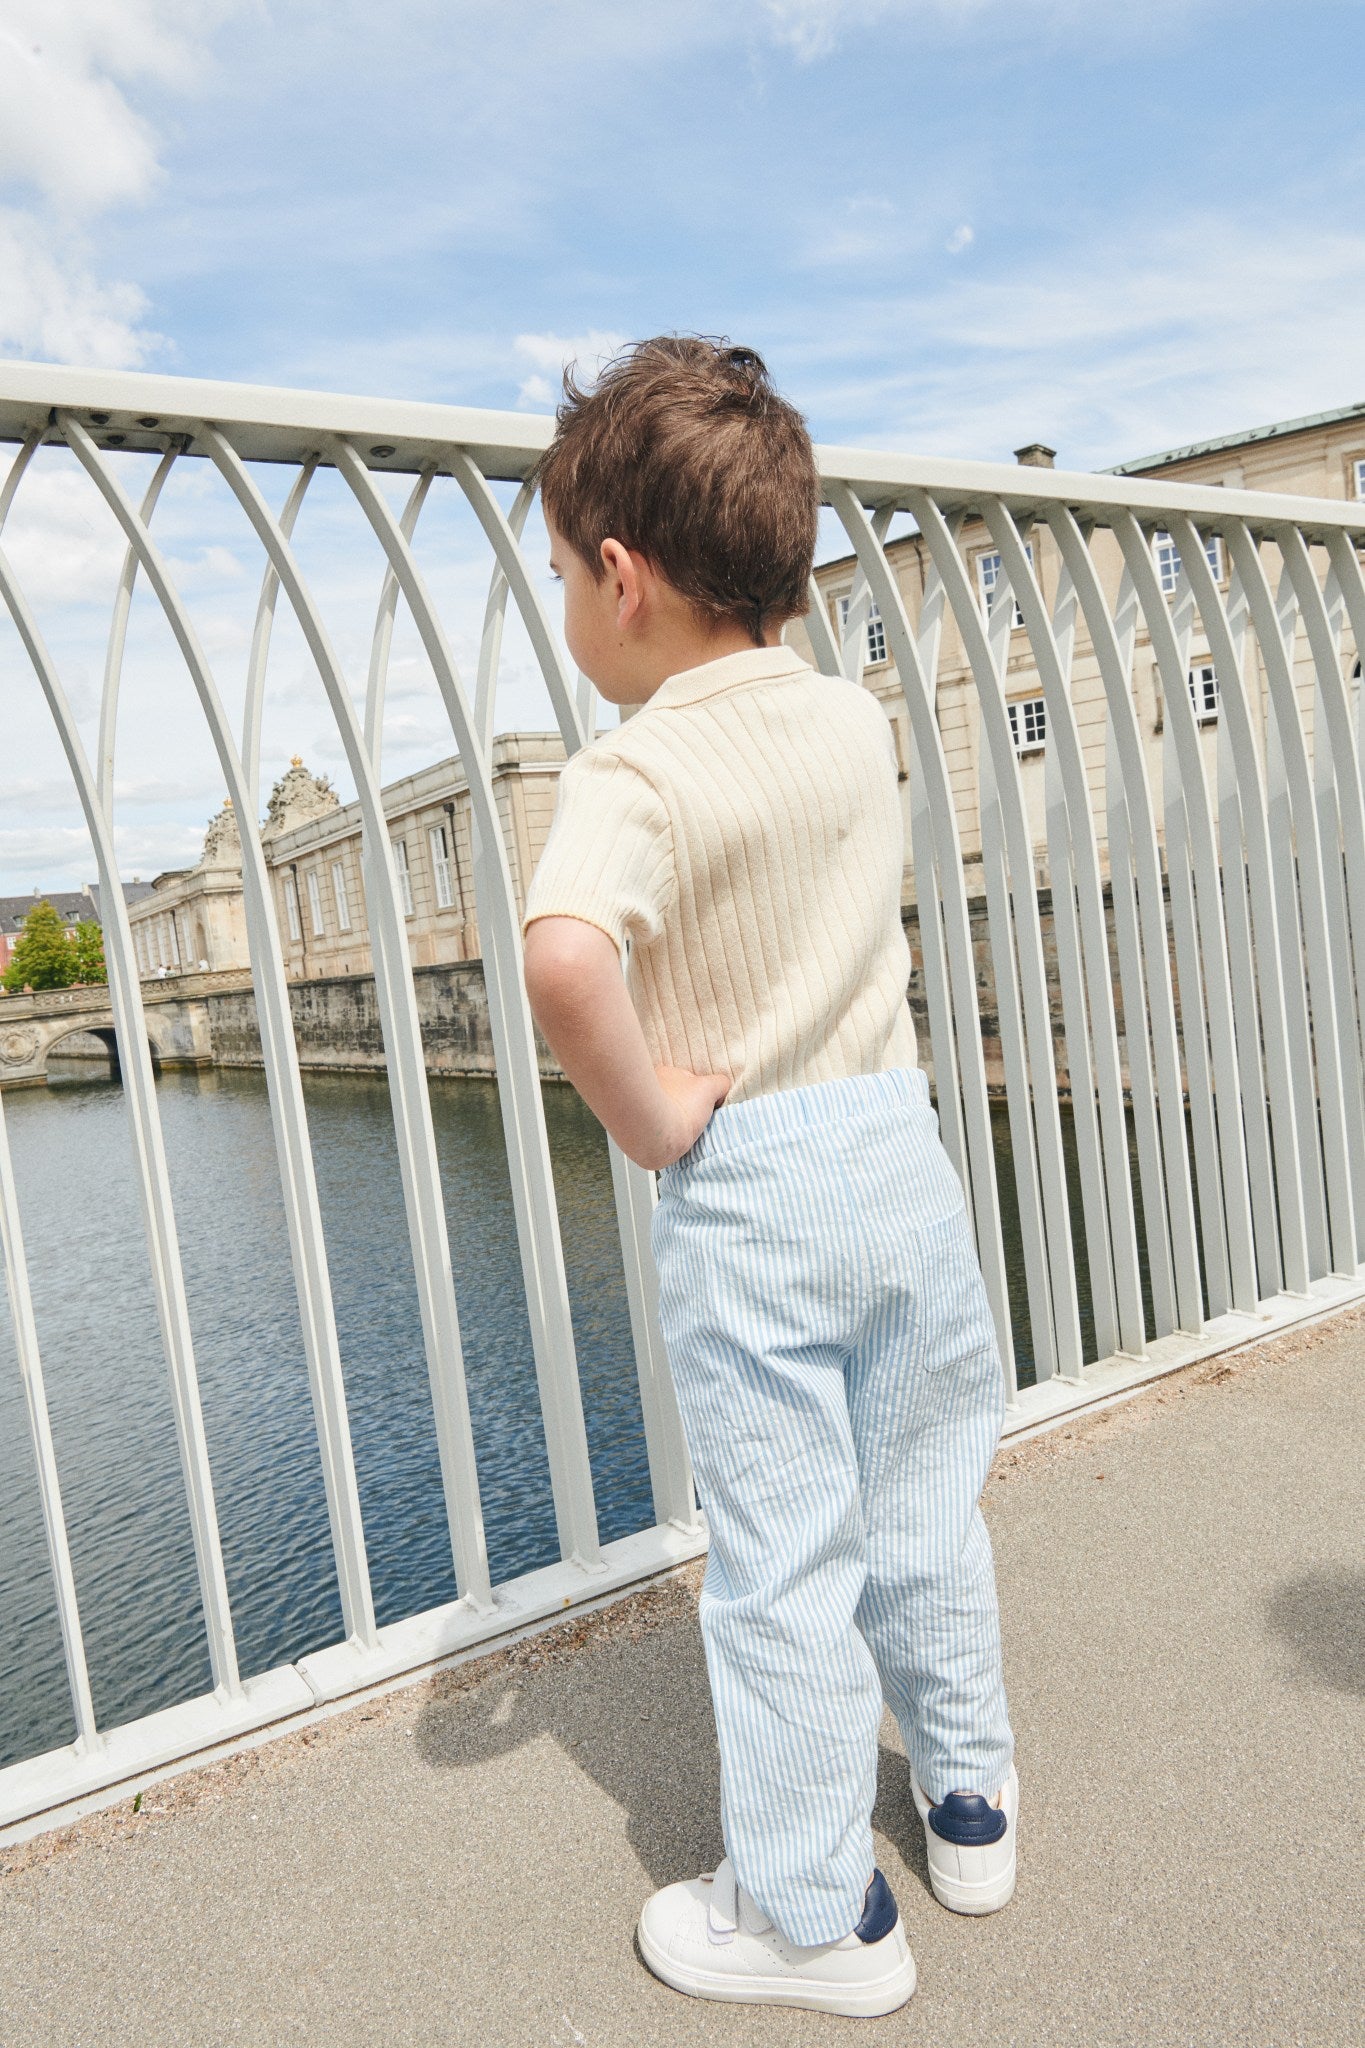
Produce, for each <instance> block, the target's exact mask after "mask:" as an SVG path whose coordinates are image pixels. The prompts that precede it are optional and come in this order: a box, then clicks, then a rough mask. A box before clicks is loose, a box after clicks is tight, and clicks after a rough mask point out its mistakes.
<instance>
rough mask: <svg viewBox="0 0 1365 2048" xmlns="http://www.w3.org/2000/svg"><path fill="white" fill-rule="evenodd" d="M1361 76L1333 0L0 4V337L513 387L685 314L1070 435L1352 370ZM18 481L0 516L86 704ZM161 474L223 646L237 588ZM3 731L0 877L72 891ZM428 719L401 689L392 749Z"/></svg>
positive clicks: (154, 364)
mask: <svg viewBox="0 0 1365 2048" xmlns="http://www.w3.org/2000/svg"><path fill="white" fill-rule="evenodd" d="M1362 76H1365V0H1321V4H1319V0H1298V4H1296V5H1293V6H1288V7H1287V6H1285V5H1283V4H1280V5H1278V6H1275V5H1268V4H1260V0H1235V4H1233V0H1146V4H1145V5H1143V6H1135V5H1133V4H1131V0H1125V4H1114V0H1010V4H1005V0H726V4H720V0H687V4H681V5H680V4H674V0H638V4H635V5H625V4H621V0H581V4H559V5H554V4H548V0H539V4H537V5H533V6H528V5H524V4H521V0H502V4H500V5H493V4H484V0H441V4H435V0H386V5H385V6H383V7H382V8H381V7H375V6H374V5H373V4H372V0H371V4H367V5H365V6H361V5H358V4H353V0H327V4H323V0H316V4H315V0H284V4H278V5H274V6H268V5H264V4H260V0H240V4H239V0H205V4H193V0H180V4H174V0H0V354H4V355H9V356H19V357H28V358H36V359H46V360H64V361H73V362H86V363H108V364H116V365H125V366H130V367H140V368H143V369H148V370H153V371H155V370H157V369H164V370H168V371H174V372H176V373H178V374H182V375H192V376H208V377H227V378H234V379H241V380H244V381H259V382H269V383H278V384H300V385H311V386H316V387H324V388H331V389H340V390H352V391H376V392H386V393H391V394H394V395H398V396H404V397H422V398H434V399H449V400H452V401H459V402H464V403H472V404H487V405H494V406H508V405H522V406H527V407H530V408H532V409H534V410H543V409H546V408H547V407H548V405H549V404H550V403H551V402H552V397H553V392H554V388H555V386H556V384H557V380H558V375H559V370H560V365H561V363H562V361H563V358H564V356H565V354H566V353H567V354H577V355H579V356H580V357H583V358H585V359H587V360H589V361H591V359H592V358H593V357H594V356H595V355H596V354H597V353H598V352H600V351H601V350H603V349H605V348H609V347H610V346H611V345H612V344H613V343H614V342H615V341H617V340H620V339H622V338H626V337H630V336H634V335H638V334H641V333H646V332H653V331H659V330H663V329H670V328H683V329H698V330H701V331H706V332H724V333H728V334H730V335H732V336H734V337H735V338H737V339H742V340H744V341H747V342H750V343H752V344H754V345H756V346H757V347H759V348H760V349H762V350H763V352H764V353H765V354H766V355H767V357H768V359H769V361H770V364H771V366H772V368H773V370H774V372H775V374H776V375H777V377H778V378H779V380H780V382H781V383H782V384H783V385H784V386H785V388H786V389H787V390H788V391H789V392H790V394H791V395H792V396H793V397H794V398H795V399H796V400H797V401H798V403H800V404H801V405H802V406H803V408H804V409H805V410H806V412H807V414H808V416H809V418H810V421H811V425H812V428H813V430H814V431H815V433H816V435H817V437H819V438H821V439H825V440H836V441H845V442H862V443H865V444H868V445H873V446H884V447H895V448H901V449H907V450H913V451H922V452H926V453H936V454H947V455H952V454H956V455H964V456H981V457H1007V456H1008V454H1009V451H1010V450H1011V449H1012V448H1013V447H1014V446H1016V445H1018V444H1019V443H1021V442H1023V441H1026V440H1032V439H1042V440H1046V441H1048V442H1049V443H1051V444H1052V445H1054V446H1055V447H1056V448H1057V449H1058V450H1059V461H1060V462H1061V463H1063V464H1064V465H1065V466H1068V467H1075V468H1090V467H1098V466H1102V465H1104V464H1106V463H1110V462H1115V461H1119V460H1122V459H1124V458H1126V457H1130V456H1135V455H1140V454H1143V453H1146V452H1148V451H1150V450H1153V449H1157V448H1160V447H1164V446H1168V445H1171V444H1174V443H1177V442H1181V441H1184V440H1186V439H1190V438H1196V437H1201V436H1204V435H1211V434H1217V433H1222V432H1226V431H1230V430H1232V429H1235V428H1237V427H1239V426H1244V425H1249V424H1252V423H1255V422H1260V421H1267V420H1271V419H1276V418H1283V417H1287V416H1290V415H1293V414H1297V413H1303V412H1309V411H1313V410H1317V409H1319V408H1325V407H1330V406H1334V405H1339V404H1343V403H1347V402H1350V401H1353V400H1356V399H1359V398H1361V397H1365V369H1363V368H1362V361H1363V360H1365V348H1362V338H1363V337H1365V227H1362V225H1361V223H1362V221H1365V207H1363V206H1362V201H1363V200H1365V130H1362V127H1361V123H1360V92H1359V80H1360V79H1361V77H1362ZM45 488H48V489H49V491H50V495H51V502H50V505H49V507H48V508H47V509H48V512H49V513H50V519H49V525H48V527H47V528H44V527H43V524H42V515H43V514H44V506H43V504H42V503H40V502H38V501H37V500H35V501H34V503H35V507H36V509H35V511H34V514H33V518H34V520H35V522H36V523H35V524H34V525H33V526H32V527H31V529H30V530H29V531H28V533H27V538H26V537H25V532H24V530H23V529H22V527H21V526H19V525H16V528H15V531H14V536H13V541H14V547H15V549H16V551H17V552H19V553H21V554H22V553H23V551H24V549H25V547H27V549H28V559H29V561H30V562H31V563H33V564H35V565H36V568H37V570H38V572H39V573H48V576H49V582H50V584H51V589H50V591H49V593H48V595H49V614H48V617H47V618H46V619H45V623H46V624H47V625H48V628H49V630H50V631H51V632H52V634H53V638H54V644H59V645H61V646H62V647H63V648H64V649H65V650H66V658H67V659H68V661H69V663H70V673H71V675H72V680H73V689H74V691H75V693H76V695H77V697H78V698H81V694H82V691H84V692H85V700H88V699H89V696H90V693H91V677H92V675H93V674H97V669H98V661H97V659H96V654H95V637H94V613H93V610H92V614H91V618H90V620H88V621H87V622H86V626H87V627H88V628H89V630H88V631H87V630H86V627H83V626H82V624H81V621H80V619H79V618H78V617H76V616H75V613H78V612H79V611H80V609H81V604H80V602H79V601H78V600H79V599H80V598H81V597H82V595H83V592H82V591H80V590H78V589H77V588H76V579H73V576H71V575H67V576H66V577H65V578H64V577H63V576H62V575H61V574H59V573H57V572H56V570H55V569H54V568H53V565H52V561H51V559H50V557H51V550H52V548H53V547H55V546H56V545H58V544H59V541H60V537H61V535H63V534H64V535H65V536H66V544H67V545H68V546H69V545H70V543H71V539H72V535H73V534H74V533H75V532H76V531H77V529H78V528H79V527H80V522H81V521H82V520H84V518H85V516H86V515H85V512H84V511H81V512H79V514H78V513H77V511H76V509H75V508H76V502H77V490H78V480H77V479H75V478H74V477H68V478H66V479H65V481H63V479H62V478H61V476H60V475H59V474H58V473H57V472H55V471H54V473H53V476H52V477H51V478H49V479H47V481H46V484H45ZM63 492H65V493H66V498H65V499H62V493H63ZM203 495H204V494H203V493H202V492H201V493H200V496H201V497H203ZM194 498H195V494H194V490H193V489H192V488H188V487H187V488H186V490H185V491H184V492H182V495H181V498H180V500H179V501H177V502H178V509H177V504H171V503H169V502H168V507H167V517H168V519H169V521H170V526H169V527H168V532H169V533H172V534H174V533H175V532H177V531H179V532H180V533H181V534H182V535H183V544H184V550H185V562H186V566H187V570H188V571H189V572H190V576H191V581H192V582H193V581H195V579H197V583H196V588H197V589H198V590H200V591H202V593H203V602H204V603H205V605H206V606H208V607H209V610H210V612H212V613H213V616H214V617H215V618H216V619H218V621H219V624H220V626H221V635H220V639H221V644H222V647H223V653H224V660H225V662H226V663H227V665H228V666H229V667H231V665H232V663H233V662H234V661H235V660H236V659H237V656H238V653H239V651H240V648H239V642H240V635H241V626H240V620H239V618H238V614H239V613H240V612H241V611H242V608H243V607H245V608H246V611H247V612H248V613H249V608H250V607H249V603H248V601H247V600H248V586H251V588H250V597H251V598H252V599H253V600H254V586H253V585H252V580H251V578H249V577H247V576H245V575H244V574H242V573H239V572H240V571H241V563H240V562H239V561H238V560H237V558H236V556H235V555H234V553H233V543H232V541H231V539H230V538H227V537H225V534H226V530H224V534H222V535H220V534H219V533H218V532H217V529H216V527H215V525H214V520H215V519H216V517H217V514H216V512H215V513H213V514H212V515H211V514H210V511H209V509H208V508H207V500H205V504H204V506H203V507H201V509H200V511H199V512H198V513H196V511H195V509H194ZM59 501H61V502H59ZM19 516H20V515H19V512H18V510H16V515H15V517H16V521H18V520H19ZM53 521H55V524H53V523H52V522H53ZM177 521H179V522H180V526H179V527H178V528H177V526H176V522H177ZM73 522H74V523H73ZM82 530H83V529H82ZM320 530H321V529H320ZM44 533H46V535H47V539H46V541H44V538H43V536H44ZM90 536H91V537H90V540H89V545H90V547H91V548H92V549H94V550H95V553H96V555H97V556H98V563H99V570H98V574H99V576H101V577H102V576H105V575H106V574H107V572H108V561H109V557H108V555H107V551H106V552H103V553H101V552H100V551H99V550H100V548H102V547H103V542H102V541H99V542H97V540H96V539H95V538H94V529H93V528H91V529H90ZM45 547H46V548H47V554H46V555H45V554H44V548H45ZM215 550H217V552H216V553H215ZM243 553H244V557H245V551H243ZM93 559H94V557H93V556H92V560H93ZM215 563H216V564H217V571H215V566H214V565H215ZM114 573H116V568H115V571H114ZM452 574H453V571H452ZM455 580H456V581H458V578H456V579H455ZM238 584H240V585H241V589H240V590H238V589H237V585H238ZM454 588H455V584H454V583H452V592H454ZM472 589H473V586H472V584H471V586H470V594H471V595H472ZM104 602H105V603H106V604H107V596H106V597H105V599H104ZM73 605H74V607H75V611H74V612H73V611H72V607H73ZM214 607H217V608H218V609H217V610H216V611H215V610H214ZM234 607H235V609H234ZM229 618H231V619H232V620H233V621H234V622H235V623H233V624H232V625H231V627H230V628H229V624H228V621H229ZM360 632H361V629H360V623H359V617H358V616H357V624H356V645H357V647H358V646H359V645H360ZM342 638H343V639H344V638H345V633H344V631H343V633H342ZM509 652H510V653H511V655H512V659H513V667H514V669H515V665H516V659H517V657H516V653H515V650H509ZM2 658H3V664H4V666H3V670H2V671H0V674H3V676H4V678H5V680H4V684H3V687H4V689H5V694H6V696H9V695H10V691H11V680H12V679H14V678H15V676H16V671H15V669H14V667H13V664H12V659H11V650H10V643H8V642H5V643H4V648H3V651H2ZM405 658H406V657H405ZM292 659H294V656H293V655H291V653H290V647H289V643H288V636H287V635H286V636H285V642H284V644H283V645H282V649H281V655H280V660H281V663H282V664H283V667H282V676H283V678H284V683H285V685H286V687H285V690H284V695H283V697H282V698H281V700H280V702H281V707H282V708H281V722H280V724H279V727H278V730H277V731H276V732H275V733H274V734H273V740H274V742H275V743H277V745H278V747H279V748H285V749H289V739H290V733H289V732H287V731H286V727H287V726H289V725H290V720H291V718H292V720H293V726H292V734H293V738H294V740H295V743H296V744H299V745H300V746H302V747H303V748H304V749H305V750H308V751H309V758H310V759H312V758H313V753H314V752H315V751H316V750H317V748H319V747H320V748H322V749H323V750H324V752H325V749H326V745H327V741H326V736H325V732H324V730H323V726H322V724H320V723H318V721H317V720H316V719H315V718H314V716H313V712H312V711H308V712H307V714H306V715H305V713H304V712H303V711H302V710H300V711H299V712H298V714H297V716H295V715H294V714H293V713H292V712H290V711H289V710H288V680H289V673H292V672H291V671H288V663H289V661H290V660H292ZM153 667H154V665H153V664H151V660H150V656H149V666H148V669H147V674H148V675H149V676H151V675H152V674H153ZM156 673H158V674H159V673H160V670H157V671H156ZM514 680H515V678H514ZM413 687H414V698H415V699H416V697H418V696H420V694H421V693H420V691H419V689H418V679H417V676H416V671H415V670H414V684H413ZM226 688H228V686H227V685H225V689H226ZM296 695H297V698H298V702H299V704H300V705H302V704H303V703H304V701H305V699H306V698H307V689H306V687H305V683H304V681H303V679H302V678H301V677H300V678H299V680H298V690H297V692H296ZM154 698H155V692H154V691H153V692H151V693H150V694H149V695H146V696H145V698H144V700H143V705H142V710H141V711H138V710H137V709H136V707H133V708H130V713H129V717H130V721H131V723H130V725H129V728H128V735H127V737H128V742H129V747H130V749H133V750H135V747H136V743H137V741H138V737H139V734H142V735H146V734H147V733H148V732H150V731H151V729H152V725H153V724H154V723H155V718H156V714H157V707H156V705H155V701H154ZM85 700H83V701H85ZM423 701H425V700H423ZM509 704H510V705H511V714H514V716H513V715H509V719H508V721H507V722H527V721H528V720H529V722H534V723H545V724H548V723H549V722H550V721H549V719H548V717H547V716H546V717H542V716H540V715H538V714H536V712H535V706H534V704H533V703H532V701H531V698H530V696H528V695H523V696H522V697H520V698H517V697H516V696H515V694H514V695H513V696H512V697H511V698H509ZM85 708H86V709H87V711H88V708H89V706H88V701H86V702H85ZM396 710H397V711H398V714H399V715H401V701H400V704H399V706H397V707H396ZM149 721H150V722H149ZM10 733H11V740H12V745H11V748H10V758H9V763H8V765H7V766H4V767H0V805H2V806H3V811H2V812H0V886H12V887H16V888H24V887H27V886H29V885H30V883H31V882H32V881H42V882H44V883H48V884H50V885H53V886H55V885H57V883H58V882H65V881H67V880H69V879H71V878H72V877H73V876H75V877H77V878H79V876H80V875H81V874H82V873H83V872H84V871H85V870H86V869H88V864H89V863H88V853H86V852H85V850H84V849H83V847H82V846H81V845H80V843H79V832H78V828H76V827H74V825H73V824H72V822H71V821H70V820H67V821H66V822H64V823H61V824H60V825H59V824H58V823H57V822H56V813H55V812H54V811H53V809H52V806H53V804H55V803H56V802H57V799H56V797H55V795H51V794H50V799H42V800H40V798H39V797H38V796H36V795H35V792H36V791H40V790H42V789H49V787H51V789H55V784H51V785H50V778H49V765H50V764H48V754H47V751H46V750H45V744H44V742H43V741H42V740H41V738H40V737H39V735H38V732H37V728H36V727H34V728H33V731H32V733H31V734H30V729H29V721H28V719H27V717H26V716H25V717H23V718H21V719H20V720H19V723H18V725H17V726H16V725H15V724H14V723H13V722H12V723H11V725H10ZM271 737H272V736H271V735H270V734H268V744H270V743H271ZM196 746H197V742H193V741H191V740H189V739H187V740H186V746H185V750H184V751H183V758H182V756H181V755H178V756H177V762H176V764H175V765H174V772H171V770H170V769H169V768H168V769H167V771H166V772H165V773H164V774H161V773H160V772H159V771H158V774H156V775H150V774H149V777H144V778H143V783H145V784H146V787H147V788H149V789H150V788H152V786H153V785H155V788H156V789H159V790H161V792H162V793H161V794H160V795H159V796H157V795H152V796H146V797H145V800H143V799H136V800H135V799H134V798H133V797H130V796H128V795H127V790H128V789H131V788H133V786H134V785H136V786H137V787H138V788H142V787H143V783H139V782H138V777H137V775H136V774H131V771H130V778H131V779H130V780H128V781H127V783H126V787H125V802H124V817H125V822H124V823H123V825H122V827H121V832H122V837H123V842H124V850H125V857H127V858H129V860H130V865H131V863H141V864H142V866H143V867H144V869H149V868H152V867H154V866H156V865H157V864H167V863H169V862H171V861H183V860H184V859H186V858H192V857H193V851H194V848H193V840H194V838H195V835H196V834H198V833H201V832H202V825H203V817H204V815H205V813H206V811H207V809H208V808H211V807H212V802H213V800H214V793H215V788H217V789H218V790H220V788H221V783H220V780H219V778H218V777H217V776H216V772H215V771H214V769H213V765H212V763H211V762H206V761H205V760H204V758H203V756H202V750H200V751H198V752H197V751H196ZM433 749H434V750H435V751H436V752H448V751H449V750H450V749H449V744H448V742H447V743H445V744H441V738H440V733H439V729H438V725H437V723H436V722H435V721H434V720H433V719H431V718H428V717H427V716H426V714H425V713H422V714H420V715H417V714H414V723H413V726H412V729H411V730H406V729H404V730H402V731H400V732H398V733H397V734H396V738H395V744H394V750H393V752H392V754H391V761H392V766H393V768H394V770H395V771H396V770H397V769H398V768H400V767H404V766H410V765H416V762H417V760H418V759H419V758H421V757H423V755H424V752H425V757H426V758H431V754H432V751H433ZM289 750H292V749H289ZM129 758H130V760H131V753H130V757H129ZM318 760H319V765H327V766H335V765H336V764H335V761H334V759H327V760H324V759H323V756H322V755H321V754H319V756H318ZM196 764H197V765H196ZM144 765H145V764H144ZM271 765H272V766H273V767H278V765H280V764H279V763H277V762H272V763H271ZM44 802H47V803H48V808H47V809H46V810H44V808H43V803H44ZM73 831H74V832H75V834H76V836H75V837H74V838H73V837H72V834H73ZM63 835H65V837H63ZM35 864H36V865H35ZM30 870H33V872H30Z"/></svg>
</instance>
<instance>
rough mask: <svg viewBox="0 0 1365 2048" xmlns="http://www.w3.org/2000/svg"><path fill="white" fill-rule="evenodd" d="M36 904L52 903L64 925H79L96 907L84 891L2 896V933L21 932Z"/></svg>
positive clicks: (53, 891) (50, 890)
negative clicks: (25, 920)
mask: <svg viewBox="0 0 1365 2048" xmlns="http://www.w3.org/2000/svg"><path fill="white" fill-rule="evenodd" d="M35 903H50V904H51V905H52V908H53V909H54V910H55V911H56V913H57V915H58V917H59V918H60V919H61V921H62V923H63V924H79V923H80V921H81V919H82V918H83V917H89V915H90V913H91V910H92V909H93V907H94V906H93V905H92V903H91V901H90V898H89V896H88V895H87V893H86V891H85V890H84V889H35V890H33V891H32V892H31V893H30V894H29V895H27V896H0V931H4V932H17V931H19V930H21V929H22V927H23V922H24V919H25V918H26V917H27V916H28V914H29V912H30V910H32V908H33V906H34V904H35Z"/></svg>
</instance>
